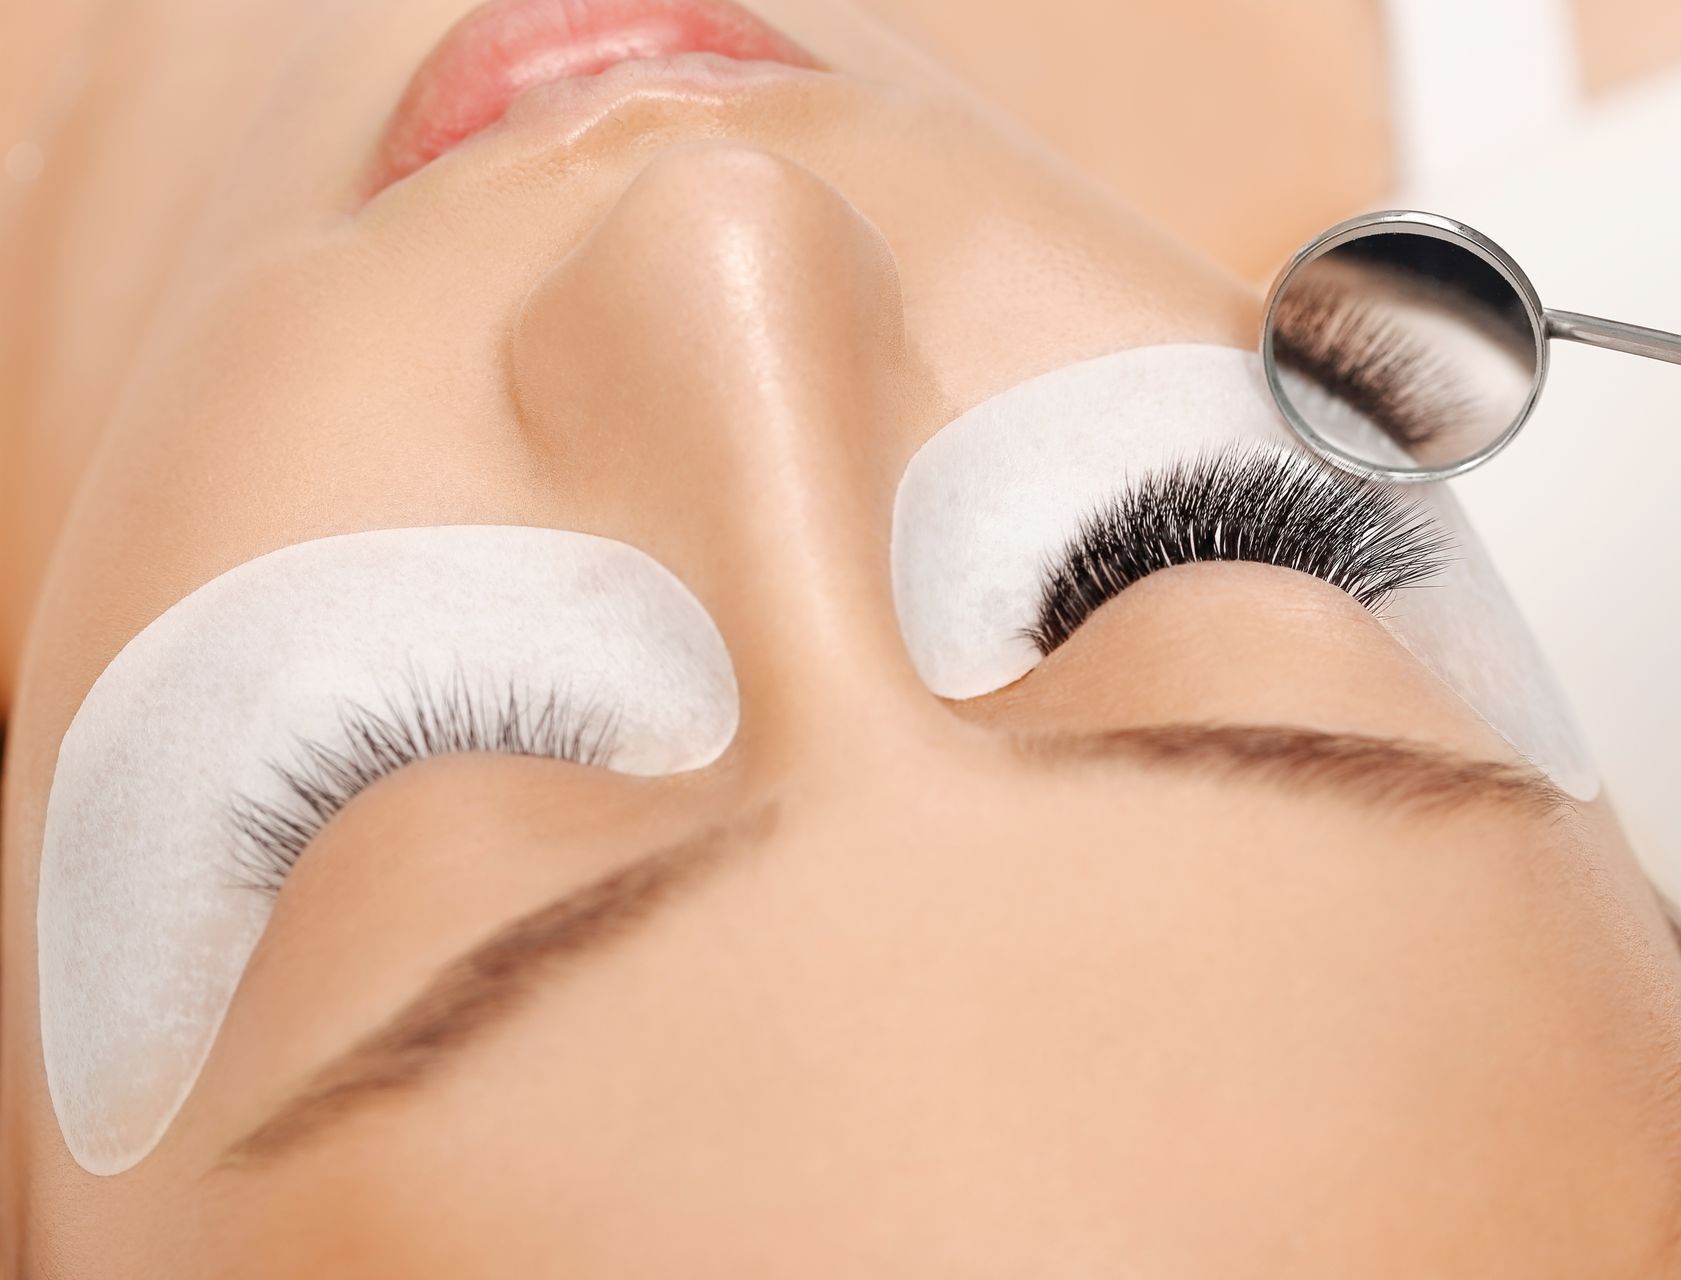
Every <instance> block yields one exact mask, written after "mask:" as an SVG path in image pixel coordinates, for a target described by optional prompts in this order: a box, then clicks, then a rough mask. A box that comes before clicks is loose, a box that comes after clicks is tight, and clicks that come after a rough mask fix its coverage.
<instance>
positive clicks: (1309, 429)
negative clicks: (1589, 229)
mask: <svg viewBox="0 0 1681 1280" xmlns="http://www.w3.org/2000/svg"><path fill="white" fill-rule="evenodd" d="M1548 336H1549V331H1548V317H1547V313H1546V310H1545V309H1544V308H1543V307H1542V305H1541V300H1540V298H1539V297H1537V296H1536V293H1535V288H1534V286H1533V285H1531V284H1530V282H1529V278H1528V277H1527V276H1526V275H1524V273H1523V271H1522V269H1521V268H1520V267H1519V266H1518V265H1517V263H1515V262H1514V261H1512V259H1511V257H1510V256H1509V255H1508V254H1507V253H1506V252H1505V251H1504V250H1502V249H1501V248H1500V246H1498V245H1496V244H1495V243H1494V242H1493V241H1491V240H1489V239H1488V238H1487V237H1485V236H1483V235H1481V234H1479V233H1478V232H1476V231H1474V230H1472V229H1471V228H1470V227H1467V226H1465V225H1464V224H1463V223H1460V222H1455V221H1454V220H1453V219H1451V218H1444V217H1440V216H1438V215H1436V214H1430V213H1417V212H1409V211H1392V212H1386V213H1376V214H1369V215H1366V216H1364V217H1360V218H1353V219H1350V220H1349V221H1347V222H1343V223H1339V224H1338V225H1337V226H1334V227H1332V228H1331V229H1330V230H1329V231H1326V232H1325V233H1324V234H1322V235H1320V236H1319V237H1317V238H1316V239H1315V240H1313V241H1312V242H1310V243H1309V244H1308V245H1307V246H1306V247H1304V248H1303V249H1302V250H1301V251H1300V252H1299V253H1297V254H1296V256H1295V257H1294V258H1293V259H1291V261H1290V263H1289V265H1288V266H1286V267H1285V269H1284V271H1283V273H1282V274H1281V275H1280V276H1279V278H1278V280H1277V282H1276V283H1275V284H1274V285H1273V288H1272V293H1271V296H1270V297H1269V298H1268V301H1267V309H1266V319H1265V324H1264V328H1263V330H1262V338H1261V357H1262V362H1263V364H1264V367H1265V370H1266V378H1267V384H1268V387H1269V389H1270V390H1271V392H1272V395H1273V399H1274V400H1275V401H1277V403H1278V407H1279V410H1280V411H1281V412H1282V413H1283V415H1284V418H1285V420H1286V421H1287V422H1288V423H1289V424H1290V426H1291V427H1293V428H1294V429H1295V431H1296V433H1297V434H1298V435H1299V436H1301V438H1302V439H1303V441H1304V442H1305V443H1306V444H1307V445H1308V446H1309V447H1310V448H1311V449H1313V450H1314V451H1315V452H1316V453H1318V454H1319V455H1320V456H1322V457H1324V458H1326V459H1327V460H1328V461H1330V462H1332V463H1334V464H1336V465H1338V466H1340V467H1342V468H1343V469H1345V470H1348V471H1353V472H1356V473H1357V474H1360V475H1363V476H1367V477H1371V478H1376V479H1385V480H1440V479H1445V478H1447V477H1449V476H1455V475H1459V474H1461V473H1463V472H1465V471H1469V470H1470V469H1471V468H1472V467H1475V466H1477V465H1479V464H1480V463H1482V462H1485V461H1487V460H1488V459H1489V458H1490V457H1492V456H1493V455H1494V454H1496V453H1498V452H1499V451H1500V450H1501V449H1502V448H1503V447H1504V446H1505V445H1506V444H1507V442H1509V441H1510V440H1511V439H1512V437H1513V436H1514V435H1515V434H1516V433H1517V431H1518V429H1519V428H1520V427H1522V426H1523V424H1524V422H1525V421H1526V420H1527V419H1528V417H1529V415H1530V413H1531V411H1532V410H1533V409H1534V407H1535V402H1536V399H1537V397H1539V395H1540V394H1541V386H1542V384H1543V383H1544V382H1545V381H1546V377H1547V339H1548Z"/></svg>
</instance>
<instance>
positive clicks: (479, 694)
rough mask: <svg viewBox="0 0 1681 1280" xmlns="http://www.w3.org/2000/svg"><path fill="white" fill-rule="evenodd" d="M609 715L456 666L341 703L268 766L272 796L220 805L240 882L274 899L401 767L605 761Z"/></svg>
mask: <svg viewBox="0 0 1681 1280" xmlns="http://www.w3.org/2000/svg"><path fill="white" fill-rule="evenodd" d="M616 726H617V717H616V715H615V714H614V713H613V712H612V711H611V709H608V708H602V707H598V706H595V705H593V704H590V703H587V702H580V701H578V700H576V699H575V698H574V697H573V696H572V695H571V693H570V691H567V690H563V689H561V688H560V687H559V686H549V687H547V688H546V689H542V690H535V689H531V688H529V687H522V686H521V685H519V684H518V683H516V682H515V681H513V680H511V679H508V680H502V681H500V682H497V681H492V680H490V679H488V678H486V679H483V680H480V681H478V682H476V683H475V682H471V681H469V679H468V678H467V676H466V674H465V672H464V670H463V669H462V667H461V666H459V665H457V667H456V668H455V670H454V672H453V673H452V675H451V676H450V677H449V678H448V679H446V680H445V681H443V682H442V683H440V684H432V683H429V682H428V681H427V680H426V678H425V677H424V676H423V675H422V674H420V673H419V672H416V671H412V670H411V671H410V672H409V674H408V675H407V676H406V677H405V678H404V680H403V683H402V688H401V690H400V691H399V692H392V691H387V692H386V694H385V697H384V700H383V705H382V706H380V707H372V706H368V705H365V704H363V703H360V702H356V701H351V700H346V701H343V702H341V703H340V706H339V712H338V726H337V730H338V731H337V734H336V738H335V740H334V741H333V742H331V743H328V742H325V741H321V740H317V739H304V738H300V739H298V740H297V741H296V743H295V749H294V751H293V754H292V757H291V759H290V760H289V761H288V762H286V763H279V762H271V763H270V768H271V770H272V772H273V774H274V777H275V779H276V781H277V782H278V783H279V784H280V788H279V789H280V792H281V797H282V798H281V799H279V800H276V801H259V800H256V799H254V798H252V797H250V796H247V795H244V794H241V795H237V796H235V797H234V799H233V801H232V803H231V804H230V806H229V821H230V823H231V825H232V827H233V830H234V833H235V837H236V841H235V851H234V860H235V862H236V864H237V866H238V870H239V873H240V875H241V878H242V882H243V883H245V884H246V885H248V886H249V887H251V888H254V889H258V890H261V891H263V892H265V893H270V894H274V893H278V892H279V891H280V888H281V886H282V885H283V884H284V883H285V881H286V878H287V876H288V875H290V873H291V871H292V868H293V867H295V866H296V865H297V863H298V860H299V859H300V858H301V857H302V856H303V854H304V851H305V850H306V849H307V847H308V846H309V844H310V843H311V842H312V841H313V840H314V839H315V838H316V837H317V836H318V835H320V833H321V831H322V829H323V828H325V827H326V825H327V824H328V823H329V822H331V821H332V820H333V818H334V817H335V816H337V815H338V813H339V812H340V811H341V810H343V809H344V807H345V806H346V805H348V804H349V803H350V802H351V801H352V800H354V799H355V798H356V797H357V796H358V795H360V794H361V793H362V792H364V791H366V790H367V789H368V788H370V787H372V786H374V785H375V784H376V783H378V782H381V781H383V780H384V779H385V778H388V777H390V776H391V775H392V774H395V773H397V772H398V771H400V770H402V769H404V768H406V767H407V766H408V765H411V764H414V763H417V762H419V761H421V760H426V759H431V758H433V757H436V756H445V755H459V754H464V753H470V752H490V753H497V754H501V755H515V756H537V757H544V758H548V759H553V760H560V761H564V762H567V763H572V764H583V765H590V766H600V767H608V766H610V765H611V763H612V759H613V751H614V734H615V730H616Z"/></svg>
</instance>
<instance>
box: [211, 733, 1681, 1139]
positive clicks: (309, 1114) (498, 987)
mask: <svg viewBox="0 0 1681 1280" xmlns="http://www.w3.org/2000/svg"><path fill="white" fill-rule="evenodd" d="M1011 742H1012V744H1013V745H1014V747H1015V749H1016V751H1017V752H1018V754H1020V755H1021V756H1022V757H1023V758H1025V759H1028V760H1031V761H1034V762H1038V763H1041V764H1044V765H1046V766H1048V767H1052V768H1059V769H1067V768H1078V767H1081V766H1082V765H1083V764H1084V763H1086V762H1093V761H1109V762H1125V763H1127V764H1130V765H1134V766H1138V767H1142V768H1146V769H1164V770H1171V771H1174V772H1184V773H1189V774H1191V775H1193V776H1203V777H1215V778H1221V777H1229V778H1239V779H1250V780H1255V781H1259V782H1262V783H1265V784H1268V785H1272V786H1275V787H1279V788H1283V789H1285V790H1289V791H1296V792H1306V793H1325V794H1331V795H1335V796H1337V797H1339V798H1341V799H1344V800H1350V801H1353V802H1356V803H1362V804H1367V805H1372V806H1375V807H1379V808H1383V809H1388V810H1391V811H1398V812H1403V813H1406V812H1411V813H1444V812H1449V811H1453V810H1457V809H1464V808H1467V807H1472V806H1483V807H1489V806H1492V807H1495V808H1501V809H1506V810H1508V811H1514V812H1518V813H1522V814H1525V815H1528V816H1531V817H1548V816H1556V815H1560V814H1566V813H1569V812H1573V810H1574V806H1573V805H1572V804H1571V802H1570V800H1569V799H1568V797H1566V796H1565V795H1564V794H1563V793H1562V792H1560V791H1559V790H1558V788H1556V787H1554V786H1553V785H1552V784H1551V783H1549V782H1548V781H1547V780H1546V779H1545V778H1543V777H1542V776H1541V775H1540V774H1539V773H1537V772H1536V771H1535V770H1534V769H1531V768H1529V767H1527V766H1524V765H1518V764H1508V763H1503V762H1500V761H1485V760H1475V759H1471V758H1469V757H1465V756H1459V755H1455V754H1453V753H1451V752H1447V751H1443V750H1441V749H1438V748H1434V747H1429V746H1425V745H1421V744H1417V743H1411V742H1405V741H1400V740H1396V739H1388V738H1377V737H1366V736H1362V735H1358V734H1345V733H1327V732H1324V731H1322V730H1316V729H1302V728H1295V727H1289V726H1275V725H1214V724H1177V725H1155V726H1145V727H1138V728H1124V729H1114V730H1106V731H1100V732H1097V733H1069V734H1056V735H1049V736H1015V737H1013V738H1012V739H1011ZM774 825H775V810H774V809H769V808H767V809H762V810H759V811H757V812H756V813H754V814H752V815H750V816H748V817H747V818H745V819H743V820H740V821H737V822H734V823H730V824H726V825H720V826H714V827H710V828H707V829H705V830H703V831H701V832H698V833H696V834H694V835H692V836H690V837H688V838H686V839H683V840H681V841H679V842H678V843H675V844H672V845H668V846H664V847H662V848H660V849H658V850H656V851H655V852H653V853H651V854H647V855H644V856H642V857H641V858H639V859H638V860H636V861H634V862H632V863H630V864H629V865H627V866H625V867H623V868H621V869H620V870H618V871H615V872H612V873H611V874H609V875H607V876H605V877H603V878H601V879H599V880H596V881H593V882H591V883H590V884H587V885H585V886H584V887H583V888H581V889H578V890H575V891H573V892H571V893H568V894H566V895H565V896H563V897H560V898H558V899H556V900H555V901H553V902H551V903H548V904H547V905H545V906H543V907H540V908H538V909H537V910H536V911H533V912H531V913H529V914H527V915H524V916H521V917H518V918H516V919H515V920H513V921H511V922H510V923H508V924H506V925H504V926H502V927H501V928H500V929H498V930H496V931H495V932H494V933H492V934H491V935H490V936H489V937H488V938H486V939H485V940H484V941H482V942H480V943H478V944H476V945H475V946H473V947H472V948H470V949H469V950H468V951H466V952H464V953H463V954H462V955H460V956H458V957H456V958H455V959H453V960H451V961H449V962H448V963H447V964H445V966H444V967H443V969H442V970H440V971H439V973H438V974H437V976H436V977H435V978H433V979H432V980H431V981H430V982H429V983H428V984H427V985H426V987H425V988H424V989H423V990H422V991H421V992H420V993H419V994H418V995H417V996H415V997H414V998H413V999H411V1000H410V1001H409V1002H408V1003H407V1004H405V1005H404V1006H403V1007H402V1008H401V1009H399V1010H398V1011H397V1012H396V1013H395V1014H394V1015H392V1017H391V1018H390V1019H389V1020H387V1021H386V1022H385V1023H384V1024H383V1025H381V1026H380V1027H377V1028H376V1029H375V1030H374V1031H373V1032H371V1033H370V1034H369V1035H368V1036H366V1037H365V1038H363V1039H362V1040H360V1041H358V1042H357V1043H355V1044H353V1045H352V1046H351V1047H350V1048H349V1049H348V1050H346V1051H345V1052H344V1053H343V1054H341V1055H339V1056H338V1057H336V1058H334V1059H331V1060H329V1061H328V1062H327V1063H326V1064H325V1065H324V1066H323V1067H321V1068H319V1069H318V1070H317V1071H316V1072H315V1073H313V1075H311V1076H310V1078H309V1079H308V1080H307V1081H306V1083H305V1084H304V1085H303V1087H302V1088H301V1089H299V1090H298V1091H297V1092H296V1093H294V1094H292V1095H291V1096H290V1097H288V1098H287V1099H286V1100H284V1101H283V1102H282V1103H281V1104H280V1106H279V1107H278V1108H277V1109H276V1110H275V1111H274V1112H273V1113H272V1114H271V1115H270V1116H269V1117H268V1118H267V1119H265V1120H263V1121H262V1122H261V1123H260V1124H258V1125H257V1127H256V1128H254V1129H252V1130H250V1131H249V1132H248V1133H246V1134H245V1135H244V1136H243V1137H241V1138H239V1139H238V1140H237V1141H235V1142H234V1143H233V1144H232V1145H231V1146H230V1147H228V1148H227V1150H226V1151H225V1152H224V1154H223V1156H222V1159H221V1160H220V1162H219V1163H218V1164H217V1165H216V1166H215V1168H216V1169H218V1170H221V1169H235V1168H242V1167H249V1166H251V1165H254V1164H257V1163H261V1162H264V1161H267V1160H270V1159H272V1158H275V1157H277V1156H280V1155H282V1154H284V1153H286V1152H288V1151H290V1150H291V1149H293V1148H294V1147H296V1146H298V1145H299V1144H301V1143H302V1142H303V1141H304V1140H306V1139H308V1138H310V1137H313V1136H315V1135H316V1134H318V1133H320V1132H321V1131H322V1130H324V1129H326V1128H328V1127H330V1126H332V1125H334V1124H336V1123H337V1122H338V1121H340V1120H342V1119H343V1118H345V1117H346V1116H348V1115H350V1114H352V1113H354V1112H356V1111H358V1110H360V1109H362V1108H363V1107H365V1106H367V1105H368V1104H370V1103H373V1102H375V1101H377V1100H379V1099H381V1098H386V1097H391V1096H394V1095H398V1094H401V1093H404V1092H407V1091H412V1090H414V1089H416V1088H417V1087H419V1086H420V1085H422V1084H423V1083H424V1082H425V1081H426V1080H427V1079H428V1078H429V1077H430V1076H432V1075H433V1074H434V1073H435V1071H436V1069H437V1068H438V1067H439V1066H440V1065H441V1064H443V1063H444V1062H446V1061H448V1060H450V1059H452V1058H454V1057H456V1056H457V1055H458V1054H460V1053H461V1052H462V1051H463V1050H464V1049H465V1048H467V1047H468V1046H469V1045H471V1044H472V1043H474V1042H475V1041H476V1040H478V1039H479V1038H480V1036H481V1035H482V1034H483V1033H485V1032H486V1031H487V1030H488V1029H489V1028H491V1027H492V1026H495V1025H497V1024H499V1023H501V1022H503V1021H505V1020H507V1019H508V1018H509V1017H511V1016H512V1015H513V1014H514V1013H516V1012H518V1010H520V1009H521V1008H522V1007H524V1005H525V1004H526V1002H527V1001H528V1000H529V998H530V997H531V996H532V994H533V992H534V991H535V990H536V988H537V986H538V985H539V983H540V982H547V981H552V980H553V979H554V978H556V977H557V976H559V975H562V974H564V973H565V972H567V971H569V970H571V969H573V968H575V967H576V966H577V965H578V964H579V963H580V962H581V961H583V960H584V959H586V958H587V957H589V956H592V955H594V954H597V953H599V952H601V951H603V950H604V949H606V948H607V947H608V946H609V945H610V944H611V943H613V942H614V941H616V940H618V939H620V938H623V937H625V936H627V935H628V934H630V933H631V932H632V931H633V930H635V929H636V928H638V927H639V926H640V925H642V924H645V923H647V922H648V921H649V920H650V919H652V918H653V917H654V916H655V915H656V914H658V913H659V912H661V911H663V910H664V909H665V908H666V907H667V906H669V905H670V904H672V903H674V902H676V901H678V900H679V899H681V898H683V897H684V896H686V895H687V893H688V892H689V891H690V890H692V889H693V888H695V887H697V886H698V885H699V884H701V883H702V882H704V881H705V880H706V879H707V878H708V872H710V871H712V870H714V869H716V868H718V867H720V866H722V865H724V864H725V863H728V862H731V861H733V860H734V859H735V858H736V857H737V856H738V855H740V854H741V853H742V852H743V851H745V850H747V849H750V848H752V847H754V846H757V845H759V844H762V843H763V842H764V840H765V839H766V837H767V836H768V835H769V833H770V831H771V830H772V829H773V827H774ZM1678 941H1681V939H1678Z"/></svg>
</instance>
